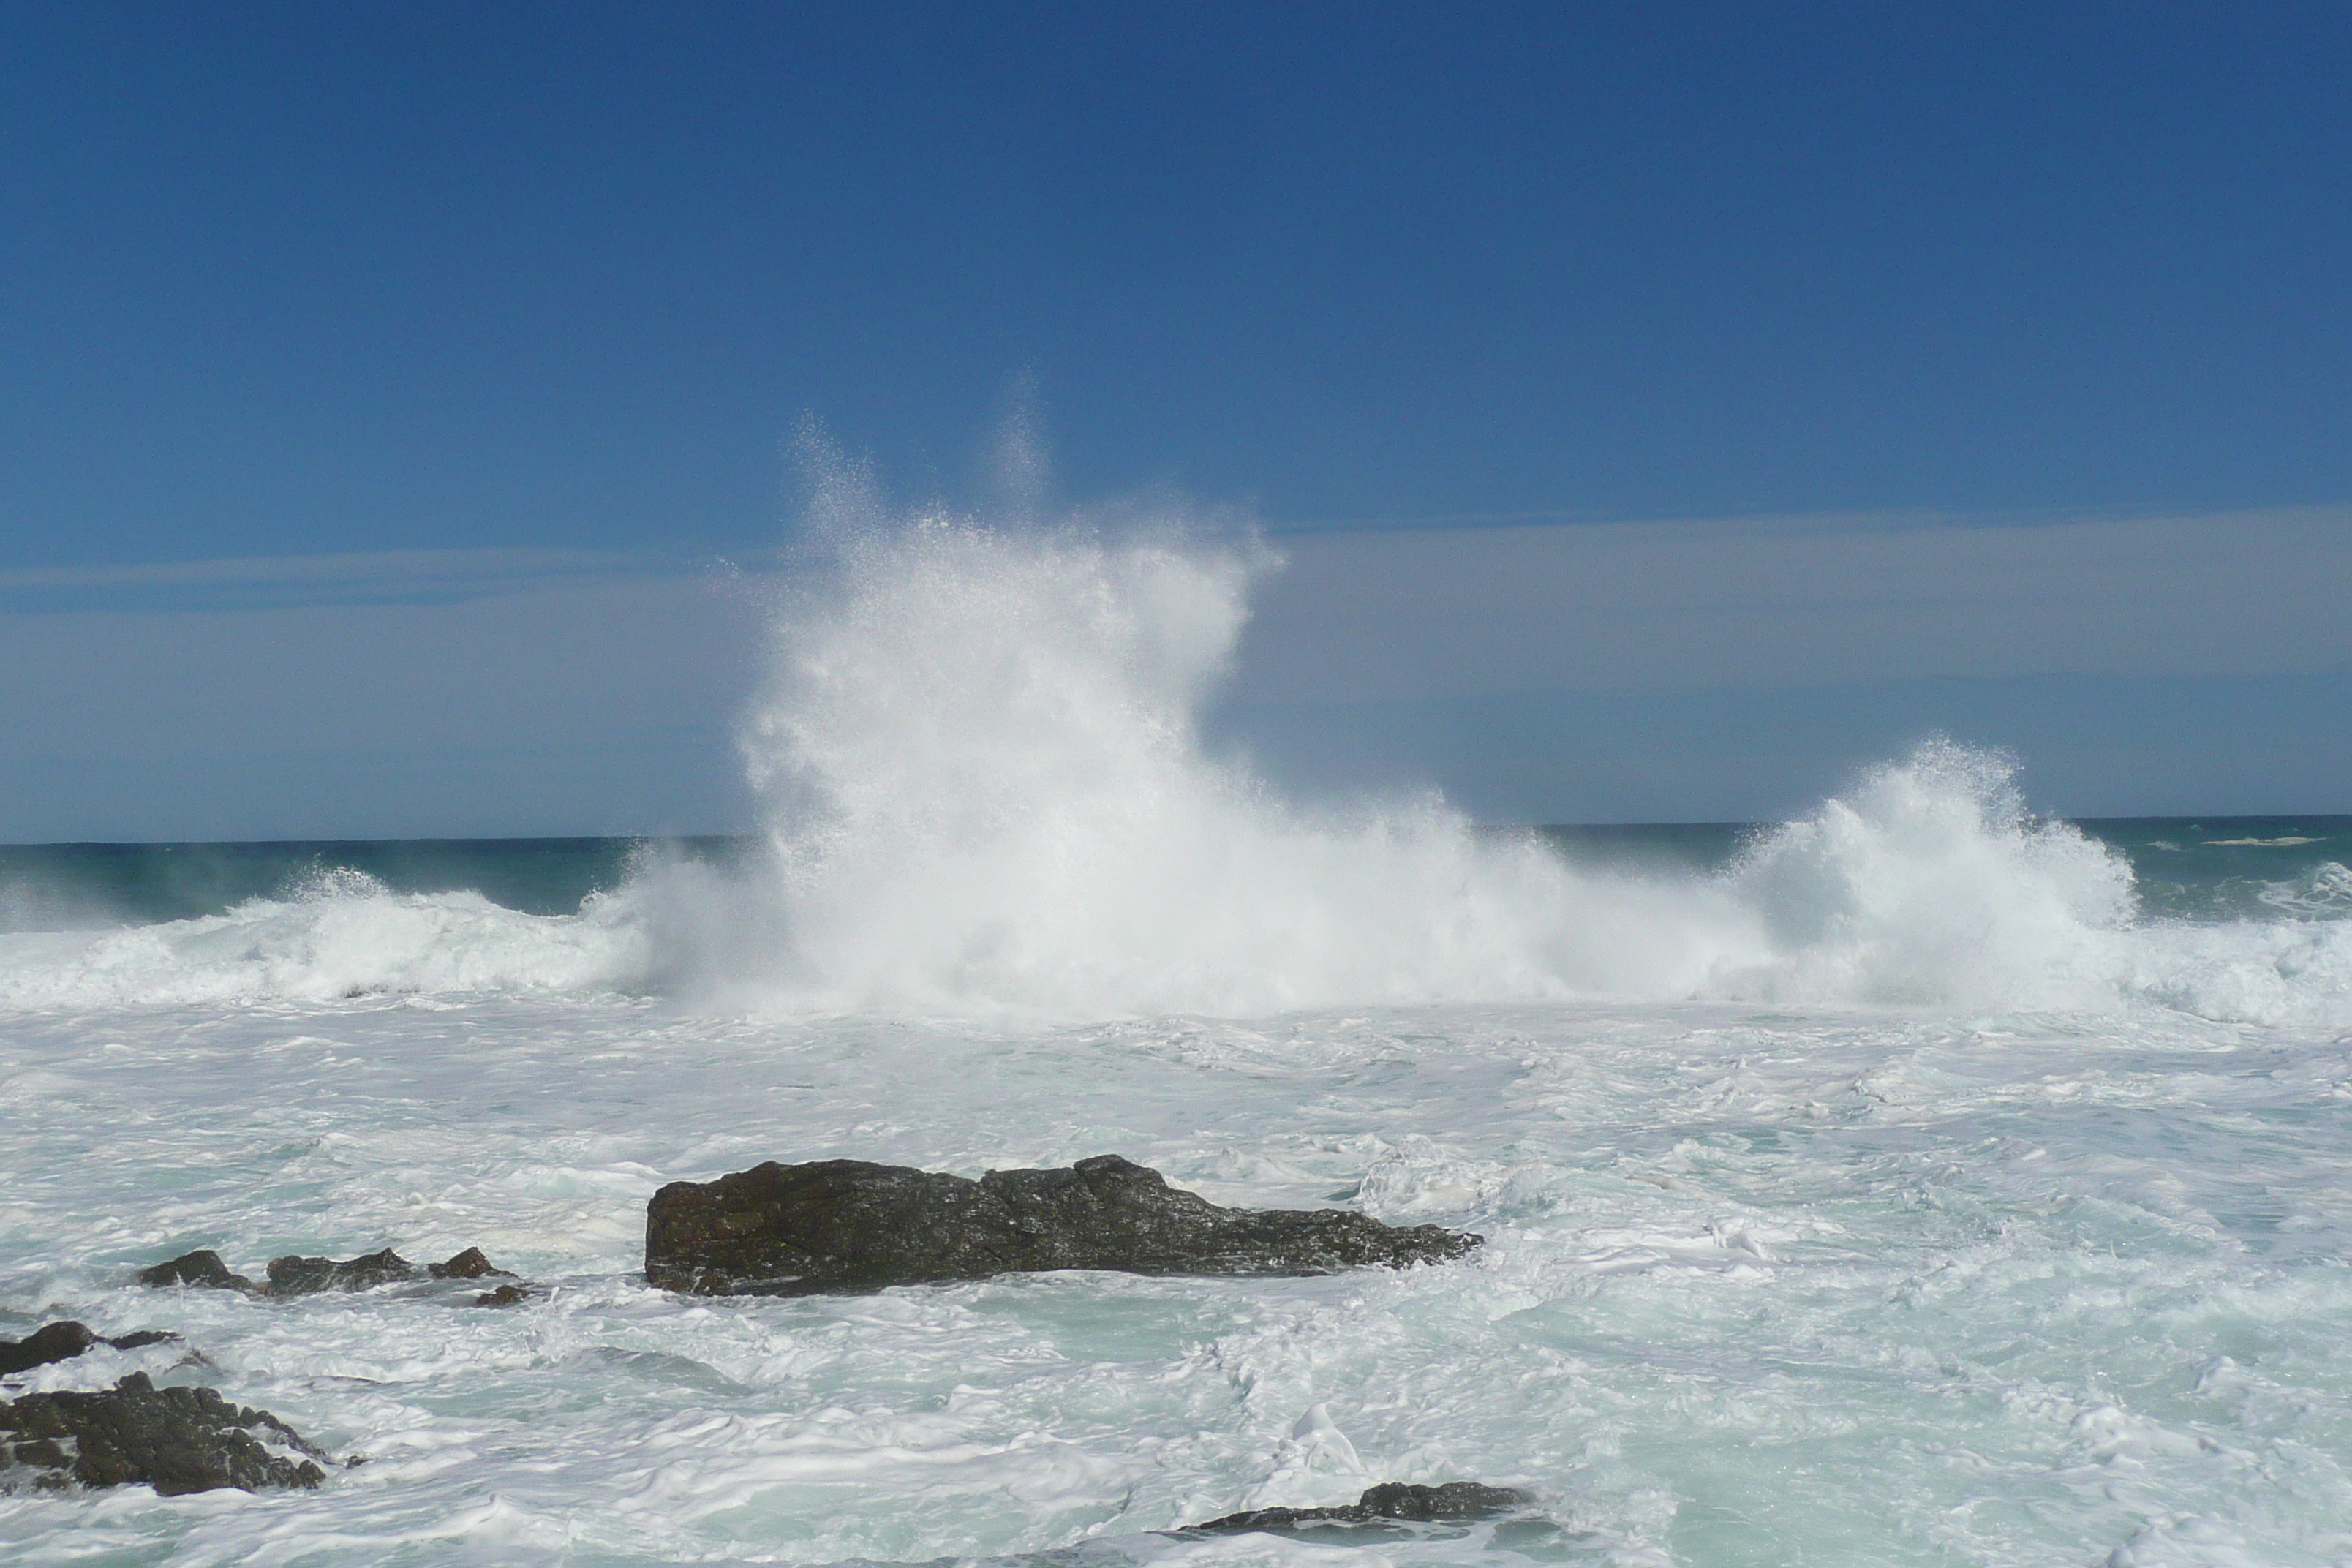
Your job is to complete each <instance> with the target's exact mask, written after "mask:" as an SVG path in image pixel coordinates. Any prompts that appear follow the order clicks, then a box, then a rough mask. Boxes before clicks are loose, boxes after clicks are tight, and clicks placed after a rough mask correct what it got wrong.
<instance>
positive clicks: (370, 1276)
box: [267, 1247, 423, 1296]
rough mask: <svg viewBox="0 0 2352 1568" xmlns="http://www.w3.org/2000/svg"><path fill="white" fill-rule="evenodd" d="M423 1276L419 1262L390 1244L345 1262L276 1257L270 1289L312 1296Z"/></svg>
mask: <svg viewBox="0 0 2352 1568" xmlns="http://www.w3.org/2000/svg"><path fill="white" fill-rule="evenodd" d="M422 1277H423V1276H422V1271H421V1270H419V1269H418V1268H417V1267H416V1265H415V1264H414V1263H411V1262H410V1261H408V1259H406V1258H403V1257H402V1256H401V1255H400V1254H398V1253H397V1252H394V1250H393V1249H392V1248H390V1247H385V1248H384V1249H383V1251H382V1252H370V1253H366V1254H364V1255H362V1256H361V1257H358V1258H346V1259H344V1260H343V1261H342V1262H341V1263H338V1262H336V1261H335V1260H334V1259H332V1258H271V1259H270V1260H269V1284H268V1287H267V1289H268V1293H269V1294H270V1295H272V1296H311V1295H316V1294H317V1293H318V1292H320V1291H321V1290H373V1289H375V1288H376V1287H377V1286H379V1285H402V1284H405V1283H407V1282H408V1281H409V1280H411V1279H420V1278H422Z"/></svg>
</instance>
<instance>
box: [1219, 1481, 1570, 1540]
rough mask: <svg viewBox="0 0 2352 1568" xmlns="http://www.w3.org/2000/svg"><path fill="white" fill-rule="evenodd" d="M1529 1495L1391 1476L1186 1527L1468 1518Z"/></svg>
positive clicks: (1273, 1527)
mask: <svg viewBox="0 0 2352 1568" xmlns="http://www.w3.org/2000/svg"><path fill="white" fill-rule="evenodd" d="M1528 1502H1529V1499H1528V1496H1527V1495H1526V1494H1525V1493H1524V1492H1515V1491H1513V1490H1511V1489H1510V1488H1508V1487H1489V1486H1481V1485H1480V1484H1479V1483H1477V1482H1476V1481H1448V1482H1446V1483H1445V1484H1444V1486H1441V1487H1423V1486H1408V1485H1406V1484H1405V1483H1404V1482H1402V1481H1389V1482H1386V1483H1384V1484H1383V1485H1381V1486H1377V1487H1373V1488H1371V1489H1369V1490H1368V1491H1366V1492H1365V1493H1364V1495H1363V1496H1362V1497H1360V1498H1358V1499H1357V1500H1355V1501H1354V1502H1351V1503H1347V1504H1343V1505H1342V1506H1340V1507H1338V1508H1262V1509H1258V1510H1255V1511H1253V1512H1250V1513H1229V1514H1227V1515H1225V1517H1224V1518H1223V1519H1213V1520H1211V1521H1209V1522H1208V1523H1206V1524H1195V1525H1191V1526H1188V1527H1187V1528H1189V1529H1192V1530H1197V1531H1203V1532H1205V1533H1209V1534H1214V1535H1238V1534H1241V1533H1242V1532H1243V1531H1252V1530H1262V1531H1274V1532H1276V1533H1279V1532H1280V1531H1286V1530H1297V1529H1298V1528H1299V1527H1300V1526H1302V1525H1316V1524H1370V1523H1372V1522H1373V1521H1378V1520H1395V1521H1400V1522H1406V1523H1424V1524H1425V1523H1432V1522H1439V1521H1465V1522H1466V1521H1474V1520H1481V1519H1493V1518H1495V1517H1496V1515H1498V1514H1506V1513H1514V1512H1517V1510H1520V1509H1523V1508H1525V1507H1527V1506H1528Z"/></svg>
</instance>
